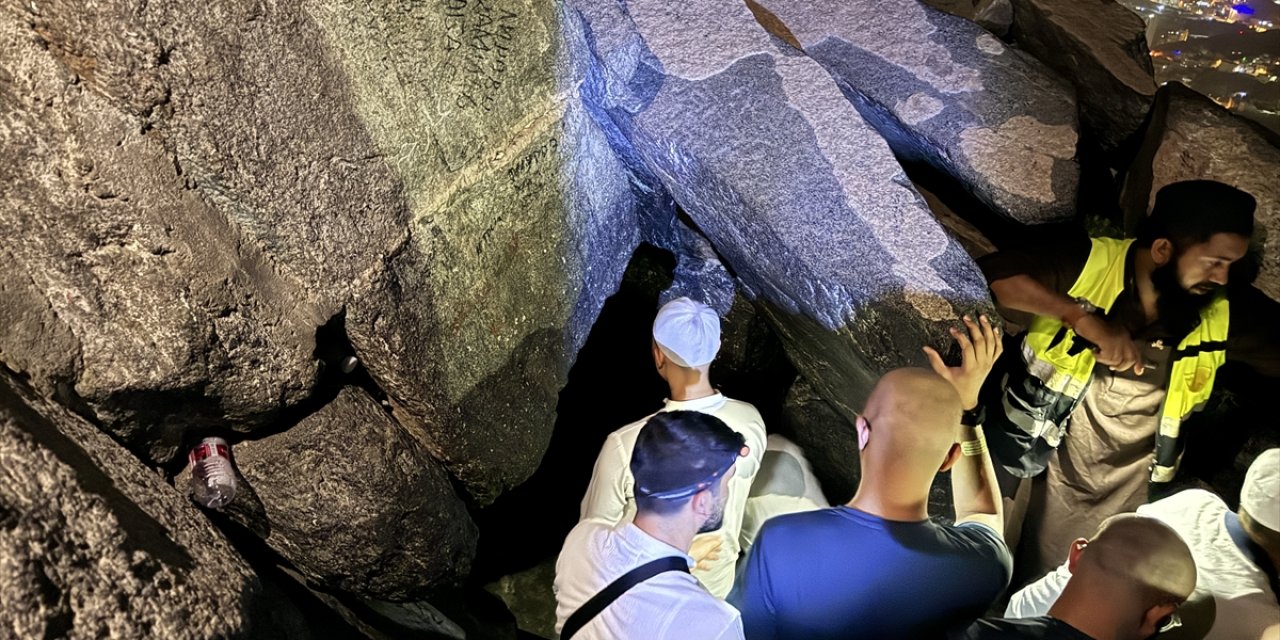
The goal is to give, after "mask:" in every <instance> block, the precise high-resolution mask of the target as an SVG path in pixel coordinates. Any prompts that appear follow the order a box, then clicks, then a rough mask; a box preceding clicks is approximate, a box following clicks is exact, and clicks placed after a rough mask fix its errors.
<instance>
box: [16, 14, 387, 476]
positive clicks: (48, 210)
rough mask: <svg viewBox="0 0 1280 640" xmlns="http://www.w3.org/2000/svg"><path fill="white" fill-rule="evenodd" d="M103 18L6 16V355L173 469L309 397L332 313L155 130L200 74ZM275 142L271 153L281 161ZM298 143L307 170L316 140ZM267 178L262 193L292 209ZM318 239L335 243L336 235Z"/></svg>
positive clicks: (261, 177) (116, 19) (315, 229)
mask: <svg viewBox="0 0 1280 640" xmlns="http://www.w3.org/2000/svg"><path fill="white" fill-rule="evenodd" d="M98 9H99V10H95V11H93V12H88V11H84V9H83V7H81V6H79V5H78V4H76V3H69V4H64V3H39V2H36V3H25V4H23V5H22V6H21V7H18V6H17V5H10V6H9V7H7V8H6V9H5V11H4V12H3V13H2V14H0V51H3V54H2V55H0V102H2V103H3V104H4V105H5V106H4V108H3V109H2V110H0V158H3V161H2V162H0V183H3V184H4V185H5V187H4V189H2V190H0V232H3V233H4V235H5V236H6V237H9V238H21V239H22V241H21V242H14V243H9V244H8V245H7V246H6V248H5V251H4V255H3V258H2V259H3V260H4V262H5V264H6V265H8V267H7V269H8V271H9V273H10V274H11V275H10V276H9V277H6V278H5V279H4V282H3V284H0V296H3V300H0V309H3V311H0V315H3V318H0V320H3V322H0V325H3V326H4V328H3V329H0V358H2V359H3V360H4V362H5V363H6V364H7V365H8V366H10V367H12V368H13V369H15V370H17V371H20V372H23V373H26V374H28V375H30V376H31V377H32V379H33V382H34V383H35V384H36V385H37V387H39V388H40V389H41V390H43V391H44V392H46V393H50V392H52V391H55V390H56V391H58V392H60V396H61V397H63V398H70V400H71V401H72V402H75V401H76V399H77V398H83V400H84V402H86V403H87V406H88V407H89V408H90V410H92V412H93V413H94V414H95V415H96V416H97V417H98V418H99V419H101V420H102V422H103V423H104V424H105V425H106V426H107V427H108V428H109V429H111V430H112V431H113V432H114V433H115V434H117V435H118V436H119V437H121V438H122V439H123V440H124V441H125V442H127V443H129V444H130V445H131V446H132V447H133V448H134V449H135V450H136V451H138V452H140V453H142V454H143V455H145V456H147V457H149V458H151V459H153V460H157V461H164V460H167V459H169V458H171V457H172V456H173V455H174V454H175V453H176V452H177V450H178V447H179V444H180V442H181V440H182V435H183V433H184V431H186V430H187V429H188V428H190V427H192V426H200V425H209V424H213V423H220V424H221V423H225V424H227V425H229V426H231V427H233V428H241V429H247V428H250V427H251V426H253V425H255V424H260V423H261V422H263V421H265V420H269V419H270V418H271V417H272V416H273V415H275V413H276V412H277V411H278V410H279V409H280V408H282V407H283V406H286V405H289V404H291V403H293V402H296V401H298V400H299V399H301V398H302V397H303V396H304V395H305V393H306V391H307V389H308V388H309V387H310V385H311V382H312V380H313V378H314V375H315V365H314V363H313V362H312V361H311V359H310V352H311V350H312V348H313V345H312V340H313V337H312V334H313V332H314V327H315V325H316V324H318V323H319V321H320V320H321V318H322V317H323V316H324V313H325V311H324V310H322V309H321V307H320V306H319V305H317V304H316V301H315V300H314V299H312V298H311V297H309V296H298V297H297V298H295V297H294V296H293V294H296V293H297V292H296V285H295V284H293V283H292V281H291V279H290V278H289V277H288V276H287V275H285V274H284V273H282V272H281V270H280V269H279V267H278V266H277V265H274V264H273V263H272V260H269V259H268V258H267V257H266V256H265V254H264V253H263V251H262V249H263V247H261V246H260V245H255V244H254V243H252V242H249V241H248V238H246V237H245V232H246V231H248V230H249V229H247V228H246V225H241V224H237V221H236V220H234V219H232V217H231V216H233V215H234V214H237V213H238V214H240V215H243V216H246V217H249V218H257V217H259V216H262V217H271V216H270V214H269V213H268V212H266V211H261V210H237V207H239V206H241V203H227V204H228V205H229V206H226V207H222V208H221V210H219V208H218V207H216V206H215V205H214V203H213V202H212V196H215V195H217V194H220V193H224V192H223V191H222V189H223V188H224V187H225V186H226V185H213V184H206V186H207V187H209V188H208V189H202V188H198V187H197V183H200V182H202V181H204V180H205V179H206V178H207V176H205V175H204V174H203V172H202V171H201V168H200V167H199V163H196V162H187V160H188V159H187V158H180V157H179V155H176V154H175V153H174V152H173V149H172V148H171V147H169V146H167V145H166V142H170V143H171V142H172V140H171V139H170V140H166V136H164V135H162V134H160V133H158V130H157V129H156V128H155V127H156V126H165V127H166V128H168V126H169V125H170V124H171V123H172V120H169V118H170V115H171V113H172V109H173V108H174V106H175V105H177V104H179V103H185V102H187V101H188V100H191V99H192V96H190V95H188V94H187V93H186V92H185V91H183V88H182V87H181V86H179V83H180V82H182V81H185V82H187V83H190V82H192V79H191V78H189V77H188V78H186V79H185V80H178V79H176V78H175V77H174V75H173V74H179V75H180V74H181V71H179V70H180V69H182V70H186V71H190V69H191V67H192V65H193V64H194V65H197V66H199V65H200V63H198V62H195V61H187V60H186V58H185V55H186V54H187V53H188V52H187V51H186V50H184V51H182V52H181V53H173V52H172V51H171V49H172V47H173V45H172V44H171V43H170V44H165V43H162V42H160V41H158V40H157V39H156V38H155V35H154V34H152V33H150V32H149V31H147V30H145V29H144V30H142V31H133V30H130V29H121V28H119V24H120V23H121V22H124V23H128V22H130V21H131V20H130V18H129V17H128V13H129V10H128V7H127V6H125V5H124V4H123V3H118V4H114V5H112V4H110V3H108V5H105V6H100V7H99V8H98ZM197 28H198V27H197ZM237 46H239V45H237ZM246 46H249V45H247V44H246ZM190 53H194V52H190ZM166 60H167V62H164V61H166ZM210 84H211V85H212V83H210ZM228 84H232V82H230V81H229V80H227V79H224V80H223V81H221V82H219V83H217V85H214V86H209V87H205V88H204V89H203V90H205V91H217V90H218V89H219V88H221V89H223V90H224V91H225V90H226V88H227V85H228ZM244 90H246V91H250V90H251V89H250V88H249V87H246V88H245V89H244ZM264 117H266V114H264ZM291 117H294V118H297V119H299V120H305V118H302V117H301V114H291ZM161 121H164V122H166V124H165V125H159V123H160V122H161ZM352 124H354V123H352ZM174 126H176V124H174ZM241 127H243V128H241ZM244 128H248V129H250V130H248V131H245V130H244ZM225 130H226V131H225V133H224V134H223V135H224V137H225V138H227V139H233V138H235V137H236V132H237V131H238V132H239V133H241V134H242V136H244V137H247V136H249V135H252V133H253V131H252V125H250V124H239V123H238V124H237V125H229V124H228V126H227V127H225ZM268 142H269V141H268V140H263V141H261V144H262V145H263V147H262V148H261V149H260V151H261V152H262V153H268V154H270V153H272V152H273V151H278V149H277V150H272V149H270V145H269V144H268ZM292 144H293V146H292V147H291V148H292V150H293V151H294V152H295V153H297V154H299V155H304V154H303V152H304V151H306V150H307V149H306V146H307V145H306V141H305V138H303V140H300V141H295V142H294V143H292ZM333 153H340V152H339V151H338V150H336V149H335V150H333ZM282 155H283V154H282ZM236 160H237V162H239V163H242V164H245V165H251V164H252V163H251V160H252V158H251V157H237V158H236ZM257 168H258V167H257V166H253V169H257ZM248 171H251V170H250V169H247V168H246V172H248ZM227 177H228V178H229V177H230V176H227ZM245 177H247V176H245ZM272 177H273V176H272V175H271V172H269V171H266V170H263V171H262V172H261V173H258V172H256V171H254V177H253V179H254V180H255V181H258V182H261V183H267V184H264V186H266V187H269V186H279V187H280V188H281V190H280V191H278V192H277V197H280V198H286V196H288V195H289V189H286V187H285V185H284V184H275V185H271V184H270V183H271V181H272ZM353 177H354V179H355V181H356V182H363V183H366V184H370V185H376V181H375V180H366V178H365V177H363V176H353ZM297 178H298V176H296V175H294V174H293V173H292V172H291V173H290V175H289V182H291V183H292V182H293V181H294V180H296V179H297ZM370 188H372V187H370ZM294 191H296V189H295V190H294ZM364 191H365V189H364V188H357V189H353V192H354V194H353V195H356V196H360V195H363V194H364ZM245 206H246V207H247V206H248V205H245ZM310 217H311V214H310V212H309V211H308V215H307V218H308V220H309V219H310ZM281 226H283V225H281ZM307 226H308V227H309V228H310V230H311V232H312V233H311V235H314V236H320V237H324V236H327V235H330V234H327V233H326V229H325V227H326V225H325V224H324V223H323V222H320V221H317V223H315V224H314V225H313V224H311V223H310V222H308V224H307ZM332 235H337V234H332ZM335 239H336V238H335ZM277 253H280V254H283V253H284V252H283V251H278V252H277ZM335 277H336V276H335ZM285 292H288V293H289V295H281V294H283V293H285ZM174 406H181V407H182V409H183V410H182V411H181V412H176V411H172V410H171V409H172V407H174Z"/></svg>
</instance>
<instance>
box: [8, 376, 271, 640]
mask: <svg viewBox="0 0 1280 640" xmlns="http://www.w3.org/2000/svg"><path fill="white" fill-rule="evenodd" d="M0 469H3V472H2V475H3V477H4V480H3V482H0V602H2V603H3V605H0V611H2V612H3V615H2V617H3V618H4V627H3V628H4V635H6V637H16V638H41V637H44V638H101V637H115V638H142V637H157V638H215V637H218V638H227V637H251V636H253V635H254V633H258V632H261V633H267V634H268V635H269V632H268V630H266V629H263V628H261V627H260V626H259V627H255V624H254V619H252V618H251V617H250V616H251V612H252V611H253V610H254V609H255V608H256V604H255V600H256V599H257V598H258V597H259V596H260V595H261V585H260V583H259V582H258V579H257V576H255V575H254V573H253V572H252V571H251V570H250V569H249V567H248V565H246V564H245V563H244V561H243V560H241V559H240V556H239V555H237V554H236V552H235V551H234V550H233V549H232V548H231V546H230V545H229V544H228V543H227V541H226V539H225V538H223V537H222V535H221V534H219V533H218V532H217V531H216V530H215V529H214V528H213V526H211V525H210V524H209V522H208V520H206V519H205V518H204V516H202V515H201V514H200V513H199V512H198V511H197V510H196V509H195V507H193V506H192V505H191V504H190V503H188V502H187V501H186V500H185V499H184V498H183V497H182V496H180V495H179V494H178V492H176V491H174V490H173V488H172V487H170V486H168V485H166V484H165V483H164V482H163V481H162V480H161V479H160V478H159V477H158V476H156V475H155V474H154V473H152V472H150V471H148V470H147V469H146V468H145V467H143V466H142V465H141V464H139V463H138V461H137V460H136V459H135V458H134V457H133V456H132V455H130V454H129V452H128V451H126V450H124V449H123V448H121V447H120V446H119V445H117V444H116V443H115V442H112V440H111V439H110V438H108V437H107V436H106V435H104V434H103V433H101V432H99V431H98V430H97V429H96V428H95V427H93V426H92V425H90V424H88V423H86V422H85V421H83V420H82V419H80V418H78V417H75V416H73V415H71V414H70V413H69V412H67V411H66V410H65V409H62V408H60V407H57V406H56V405H53V404H52V403H49V402H47V401H44V400H41V399H39V398H38V397H37V396H36V395H35V394H33V393H32V392H31V391H30V390H29V389H27V388H26V386H25V384H24V383H22V382H19V381H18V379H17V377H16V376H13V375H12V374H10V373H9V372H8V371H7V370H0ZM10 634H11V636H10Z"/></svg>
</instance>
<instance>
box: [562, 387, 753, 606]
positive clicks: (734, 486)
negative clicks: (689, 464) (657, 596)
mask: <svg viewBox="0 0 1280 640" xmlns="http://www.w3.org/2000/svg"><path fill="white" fill-rule="evenodd" d="M662 411H698V412H701V413H706V414H709V415H713V416H715V417H717V418H719V419H721V420H722V421H724V423H725V424H726V425H728V426H729V428H730V429H733V430H734V431H737V432H738V433H740V434H742V435H743V436H744V437H745V438H746V439H747V446H748V447H749V448H750V449H751V451H750V453H749V454H748V455H747V457H746V458H743V459H740V460H738V462H737V469H736V470H735V471H734V474H733V477H732V478H730V479H729V498H728V502H727V503H726V504H725V510H724V524H723V525H722V526H721V527H720V529H719V530H717V531H711V532H708V533H703V534H699V535H698V536H697V537H695V538H694V544H695V545H696V544H697V543H698V541H699V540H700V539H702V538H705V537H708V536H719V537H720V539H721V540H720V553H719V558H718V559H717V560H715V561H713V562H711V563H710V567H709V568H707V569H706V570H701V569H695V570H694V572H693V575H694V577H696V578H697V579H698V580H699V581H701V582H702V584H703V585H705V586H706V587H707V590H708V591H710V592H711V594H712V595H714V596H715V597H717V598H721V599H723V598H724V597H725V596H727V595H729V590H730V589H732V588H733V576H734V568H735V565H736V563H737V561H738V553H739V551H740V547H739V541H738V534H739V532H740V531H741V530H742V514H743V511H744V509H745V506H746V502H747V495H748V494H749V493H750V492H751V482H752V480H754V479H755V476H756V472H757V471H759V469H760V460H761V458H762V457H763V456H764V449H765V437H766V435H765V430H764V420H763V419H762V418H761V417H760V412H759V411H756V408H755V407H753V406H751V405H750V404H747V403H746V402H740V401H738V400H732V399H729V398H726V397H724V395H722V394H719V393H717V394H714V395H711V396H707V397H706V398H698V399H697V400H684V401H675V400H667V401H666V404H665V405H664V406H663V408H662ZM650 417H652V416H646V417H645V418H644V419H643V420H638V421H636V422H633V423H631V424H629V425H627V426H625V427H622V428H621V429H618V430H617V431H614V432H613V433H611V434H609V437H608V438H607V439H606V440H605V443H604V447H602V448H601V449H600V455H599V457H597V458H596V466H595V470H594V471H593V472H592V474H591V485H590V486H588V487H587V495H586V496H585V497H583V499H582V514H581V519H582V520H587V519H594V520H599V521H602V522H607V523H610V524H619V523H623V522H631V520H632V519H634V518H635V515H636V499H635V478H634V477H632V475H631V451H632V450H633V449H634V448H635V445H636V436H638V435H639V434H640V427H643V426H644V423H645V422H647V421H648V420H649V418H650Z"/></svg>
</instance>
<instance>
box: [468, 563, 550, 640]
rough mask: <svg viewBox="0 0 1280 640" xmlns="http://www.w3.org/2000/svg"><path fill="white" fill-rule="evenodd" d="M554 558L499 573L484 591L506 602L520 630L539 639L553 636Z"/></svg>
mask: <svg viewBox="0 0 1280 640" xmlns="http://www.w3.org/2000/svg"><path fill="white" fill-rule="evenodd" d="M555 579H556V560H555V558H552V559H550V560H548V561H546V562H543V563H541V564H539V565H537V566H534V567H533V568H530V569H526V570H524V571H521V572H519V573H513V574H511V575H506V576H502V577H501V578H499V579H498V580H496V581H494V582H491V583H489V584H486V585H485V586H484V588H485V590H486V591H488V592H489V593H492V594H493V595H495V596H498V597H499V598H502V601H503V602H505V603H506V605H507V608H508V609H510V610H511V613H513V614H514V615H515V617H516V623H517V624H518V625H519V627H520V629H521V630H523V631H526V632H529V633H532V634H534V635H535V636H537V637H540V638H554V637H556V594H555V591H554V590H553V585H554V584H555Z"/></svg>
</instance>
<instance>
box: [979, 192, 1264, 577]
mask: <svg viewBox="0 0 1280 640" xmlns="http://www.w3.org/2000/svg"><path fill="white" fill-rule="evenodd" d="M1255 206H1256V204H1255V201H1254V199H1253V197H1252V196H1250V195H1249V194H1247V193H1245V192H1243V191H1240V190H1238V189H1235V188H1233V187H1230V186H1228V185H1225V184H1222V183H1219V182H1212V181H1207V180H1195V181H1187V182H1179V183H1175V184H1171V185H1168V186H1166V187H1164V188H1163V189H1161V190H1160V191H1159V193H1157V194H1156V202H1155V206H1154V207H1153V209H1152V212H1151V215H1150V216H1148V218H1147V219H1145V220H1144V221H1143V223H1142V225H1141V226H1140V228H1139V230H1138V234H1137V238H1136V239H1132V240H1115V239H1110V238H1088V239H1085V238H1079V239H1077V240H1076V241H1068V242H1065V243H1063V244H1062V245H1060V246H1052V247H1036V248H1034V249H1027V250H1016V251H1001V252H999V253H996V254H992V255H991V256H987V257H986V258H983V259H982V260H980V261H979V265H980V266H981V267H982V269H983V272H984V273H985V275H986V276H987V279H988V281H989V282H990V283H991V291H992V293H993V294H994V296H995V298H996V301H997V303H998V304H999V305H1000V306H1001V307H1002V310H1003V311H1005V312H1006V315H1008V316H1009V317H1010V319H1012V320H1014V321H1016V322H1018V323H1019V324H1025V325H1026V326H1027V331H1026V333H1025V334H1024V337H1023V338H1022V344H1021V349H1020V354H1019V355H1020V356H1021V362H1020V365H1019V366H1016V367H1010V373H1009V374H1008V375H1007V376H1006V377H1005V378H1004V381H1003V384H1002V397H1001V402H1000V403H998V404H994V403H993V405H992V406H988V407H987V412H988V415H987V423H986V424H987V430H988V436H987V437H988V440H989V442H990V446H991V451H992V453H993V455H994V456H995V457H996V458H997V462H998V463H999V464H998V466H999V467H1001V468H1002V469H1001V470H1002V471H1003V472H1004V473H1006V474H1011V475H1012V476H1017V477H1022V478H1029V477H1032V476H1037V478H1036V481H1035V482H1034V483H1032V484H1031V488H1030V498H1029V505H1028V508H1027V513H1026V521H1025V526H1024V528H1023V531H1022V545H1021V546H1022V549H1021V550H1020V554H1019V563H1018V564H1019V569H1020V573H1021V571H1026V572H1029V574H1030V575H1034V574H1035V572H1036V571H1045V570H1048V569H1050V568H1052V567H1053V566H1055V565H1057V564H1060V563H1061V562H1062V560H1063V558H1062V555H1063V551H1062V550H1063V549H1066V548H1068V547H1069V546H1070V545H1069V543H1070V541H1071V540H1073V539H1075V538H1078V537H1082V536H1087V535H1088V534H1089V533H1090V532H1092V531H1093V530H1094V529H1096V528H1097V526H1098V525H1099V523H1101V522H1102V520H1104V519H1106V518H1107V517H1109V516H1111V515H1114V514H1116V513H1122V512H1128V511H1133V510H1134V509H1136V508H1137V507H1138V506H1139V505H1141V504H1143V503H1145V502H1146V501H1147V497H1148V482H1152V483H1167V482H1169V481H1171V480H1173V477H1174V474H1175V472H1176V470H1177V467H1178V463H1179V461H1180V460H1181V457H1182V453H1183V449H1184V446H1185V442H1184V439H1183V435H1184V434H1183V432H1182V429H1181V427H1182V423H1183V421H1184V420H1186V418H1188V417H1189V416H1190V415H1191V414H1193V413H1194V412H1195V411H1197V410H1199V409H1200V408H1201V407H1203V406H1204V404H1205V401H1206V400H1208V398H1209V395H1210V394H1211V392H1212V391H1213V386H1214V378H1215V376H1216V374H1217V371H1218V368H1219V367H1220V366H1222V364H1223V363H1225V362H1226V361H1227V360H1228V359H1230V360H1233V361H1240V362H1242V363H1244V364H1246V365H1249V366H1252V367H1253V368H1254V369H1256V370H1257V371H1258V372H1259V373H1261V374H1262V375H1267V376H1280V329H1277V327H1280V324H1277V322H1280V320H1278V319H1277V315H1278V314H1277V312H1276V307H1277V306H1278V305H1277V304H1276V302H1275V301H1272V300H1269V299H1268V298H1266V297H1265V296H1264V295H1263V294H1261V292H1259V291H1257V290H1256V289H1254V288H1252V287H1248V286H1244V287H1238V286H1237V287H1232V290H1231V296H1230V301H1229V302H1228V296H1227V283H1228V282H1229V281H1230V279H1231V277H1232V275H1237V276H1238V275H1240V271H1241V270H1242V269H1247V268H1248V267H1250V266H1251V265H1250V260H1245V258H1246V257H1247V256H1248V253H1249V243H1250V240H1251V238H1252V235H1253V212H1254V208H1255ZM1233 267H1234V268H1233ZM1237 279H1240V278H1237ZM1019 313H1022V314H1025V315H1022V316H1019ZM1046 470H1047V472H1046ZM1042 472H1045V473H1042ZM1006 479H1008V476H1006ZM1005 486H1006V489H1007V488H1008V486H1009V485H1008V484H1007V483H1006V485H1005Z"/></svg>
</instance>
